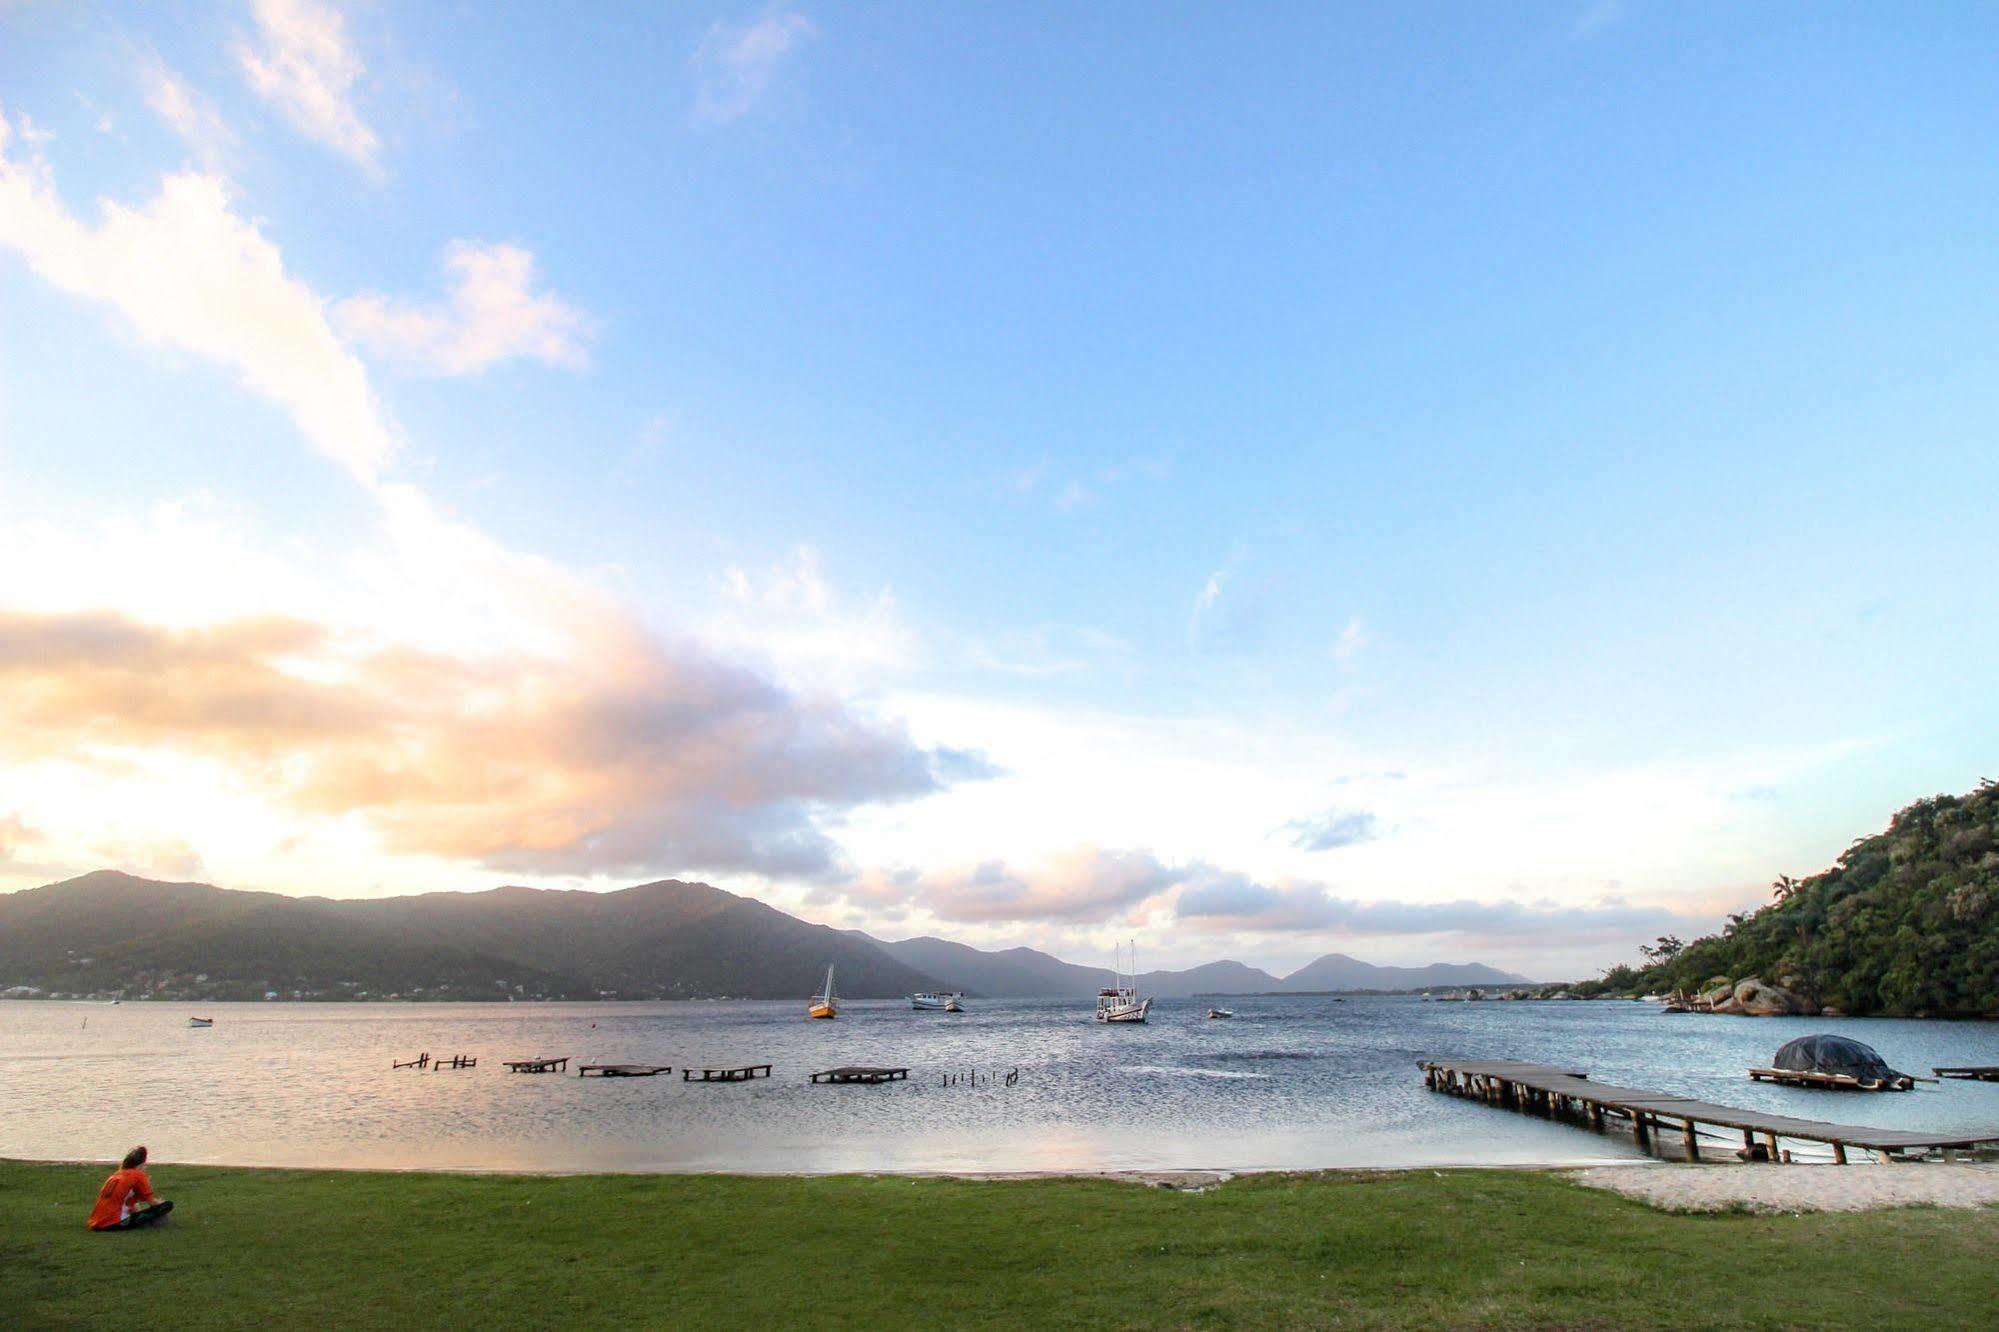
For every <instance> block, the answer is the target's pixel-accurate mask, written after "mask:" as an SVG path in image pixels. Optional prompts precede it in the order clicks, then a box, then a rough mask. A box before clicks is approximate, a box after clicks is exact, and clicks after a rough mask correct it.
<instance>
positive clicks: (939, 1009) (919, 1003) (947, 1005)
mask: <svg viewBox="0 0 1999 1332" xmlns="http://www.w3.org/2000/svg"><path fill="white" fill-rule="evenodd" d="M962 997H963V996H962V995H956V994H912V995H910V996H909V1006H910V1007H911V1008H914V1009H916V1010H917V1011H918V1012H920V1013H957V1012H962V1011H963V1010H962V1009H960V1008H958V1007H957V1003H958V1000H959V999H961V998H962Z"/></svg>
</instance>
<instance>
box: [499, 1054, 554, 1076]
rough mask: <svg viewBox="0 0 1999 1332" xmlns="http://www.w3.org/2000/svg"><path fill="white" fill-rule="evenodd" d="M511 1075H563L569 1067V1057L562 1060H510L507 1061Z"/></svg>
mask: <svg viewBox="0 0 1999 1332" xmlns="http://www.w3.org/2000/svg"><path fill="white" fill-rule="evenodd" d="M506 1064H507V1072H509V1073H561V1072H564V1071H565V1070H567V1069H568V1067H569V1056H568V1055H563V1056H562V1057H561V1058H560V1059H509V1060H507V1061H506Z"/></svg>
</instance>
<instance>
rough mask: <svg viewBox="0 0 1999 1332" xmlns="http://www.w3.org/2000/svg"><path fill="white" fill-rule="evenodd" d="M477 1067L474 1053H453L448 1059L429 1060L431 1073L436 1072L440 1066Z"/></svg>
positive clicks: (477, 1063) (477, 1061)
mask: <svg viewBox="0 0 1999 1332" xmlns="http://www.w3.org/2000/svg"><path fill="white" fill-rule="evenodd" d="M477 1067H479V1060H478V1057H477V1056H476V1055H453V1056H451V1058H449V1059H433V1060H431V1061H430V1071H431V1072H433V1073H435V1072H437V1070H438V1069H440V1068H477Z"/></svg>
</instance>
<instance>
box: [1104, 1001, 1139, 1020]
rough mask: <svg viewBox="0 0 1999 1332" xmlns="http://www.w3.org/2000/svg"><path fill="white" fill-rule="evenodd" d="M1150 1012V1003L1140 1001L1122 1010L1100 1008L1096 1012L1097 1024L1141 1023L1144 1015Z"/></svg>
mask: <svg viewBox="0 0 1999 1332" xmlns="http://www.w3.org/2000/svg"><path fill="white" fill-rule="evenodd" d="M1151 1011H1152V1001H1151V1000H1150V999H1141V1000H1139V1001H1138V1002H1137V1003H1135V1004H1130V1005H1127V1006H1126V1007H1123V1008H1100V1009H1098V1010H1097V1021H1099V1022H1143V1021H1145V1015H1146V1014H1147V1013H1149V1012H1151Z"/></svg>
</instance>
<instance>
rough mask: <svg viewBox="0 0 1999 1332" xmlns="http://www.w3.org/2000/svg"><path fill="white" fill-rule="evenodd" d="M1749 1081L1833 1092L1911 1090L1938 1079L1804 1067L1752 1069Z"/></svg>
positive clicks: (1901, 1074) (1906, 1074)
mask: <svg viewBox="0 0 1999 1332" xmlns="http://www.w3.org/2000/svg"><path fill="white" fill-rule="evenodd" d="M1749 1080H1750V1081H1751V1082H1766V1081H1767V1082H1781V1083H1783V1084H1784V1085H1785V1086H1787V1087H1824V1088H1827V1089H1829V1090H1832V1091H1908V1090H1910V1089H1911V1088H1913V1087H1914V1086H1915V1085H1916V1083H1917V1082H1918V1081H1921V1082H1935V1081H1936V1079H1935V1078H1920V1079H1919V1078H1917V1077H1916V1076H1915V1075H1913V1074H1910V1073H1898V1074H1896V1075H1895V1076H1894V1077H1892V1078H1856V1077H1854V1076H1853V1075H1852V1074H1851V1073H1818V1072H1814V1071H1812V1070H1810V1069H1802V1068H1752V1069H1750V1070H1749Z"/></svg>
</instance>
